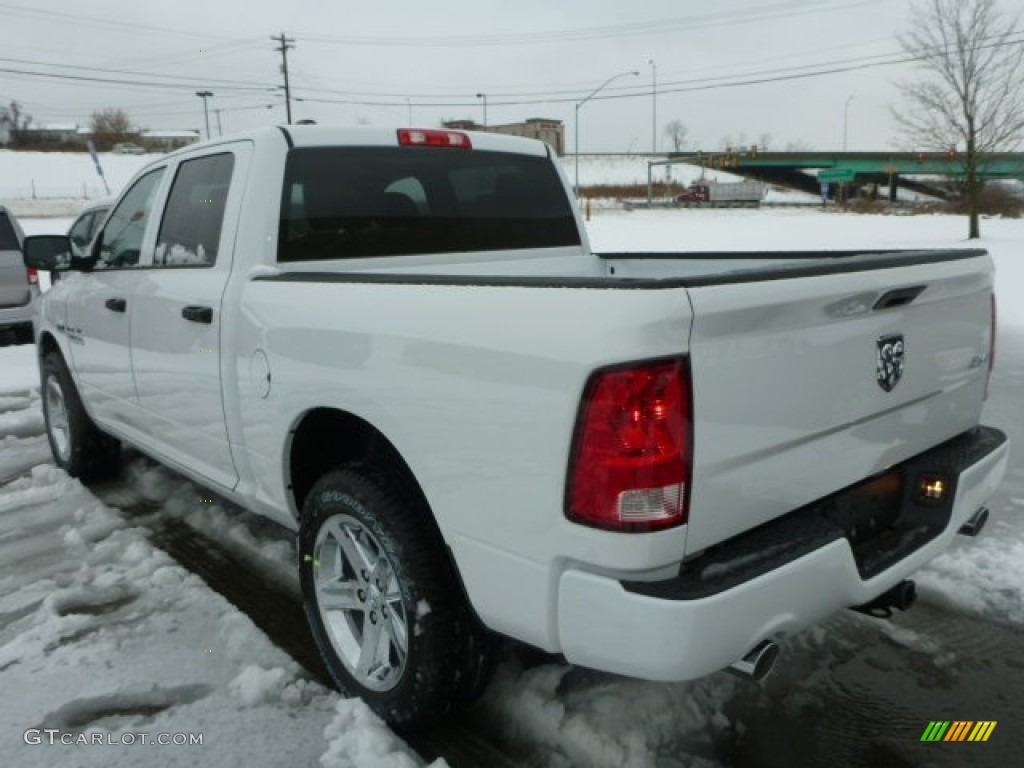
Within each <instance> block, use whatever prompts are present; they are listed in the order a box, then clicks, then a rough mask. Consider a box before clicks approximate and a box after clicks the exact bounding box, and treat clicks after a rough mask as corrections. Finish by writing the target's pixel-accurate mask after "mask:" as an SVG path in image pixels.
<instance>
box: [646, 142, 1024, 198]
mask: <svg viewBox="0 0 1024 768" xmlns="http://www.w3.org/2000/svg"><path fill="white" fill-rule="evenodd" d="M672 162H685V163H690V164H695V165H703V166H704V167H706V168H709V169H711V168H713V169H716V170H723V171H729V172H731V173H736V174H739V175H741V176H749V177H752V178H758V179H761V180H763V181H769V182H772V183H778V184H784V185H786V186H790V187H796V188H798V189H803V190H805V191H808V192H817V191H818V189H819V185H820V184H821V183H823V182H828V183H830V184H834V183H849V184H861V183H864V184H869V183H876V184H890V185H895V184H906V185H907V186H911V187H915V188H918V187H920V186H921V185H920V184H915V183H913V182H909V183H908V182H907V180H906V179H905V177H907V176H915V177H916V176H947V177H951V178H958V177H963V175H964V158H963V155H962V154H958V153H955V152H753V151H746V150H744V151H726V152H685V153H678V154H671V155H669V156H668V161H667V163H666V164H671V163H672ZM658 164H661V163H658ZM979 173H980V175H981V177H982V178H983V179H1021V180H1024V152H1001V153H992V154H985V155H982V158H981V165H980V168H979Z"/></svg>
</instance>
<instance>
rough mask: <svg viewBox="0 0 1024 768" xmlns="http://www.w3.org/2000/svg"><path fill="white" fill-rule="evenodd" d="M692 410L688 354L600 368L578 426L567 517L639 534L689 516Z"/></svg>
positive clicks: (587, 390)
mask: <svg viewBox="0 0 1024 768" xmlns="http://www.w3.org/2000/svg"><path fill="white" fill-rule="evenodd" d="M692 410H693V409H692V393H691V384H690V366H689V361H688V360H686V359H684V358H680V359H675V360H668V361H658V362H654V363H644V364H640V365H635V366H630V367H628V368H614V369H607V370H604V371H598V372H596V373H594V374H593V375H592V376H591V378H590V381H589V382H587V386H586V388H585V389H584V392H583V399H582V402H581V404H580V415H579V417H578V420H577V424H576V435H575V439H574V443H573V450H572V458H571V460H570V464H569V478H568V487H567V489H566V510H565V514H566V517H568V518H569V519H570V520H572V521H574V522H577V523H582V524H584V525H591V526H595V527H598V528H607V529H611V530H617V531H634V532H636V531H650V530H658V529H663V528H670V527H672V526H675V525H680V524H682V523H684V522H686V518H687V504H688V497H689V487H690V475H691V465H692V459H693V456H692V445H693V440H692V431H693V430H692V424H693V422H692Z"/></svg>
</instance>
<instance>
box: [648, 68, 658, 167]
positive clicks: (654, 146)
mask: <svg viewBox="0 0 1024 768" xmlns="http://www.w3.org/2000/svg"><path fill="white" fill-rule="evenodd" d="M647 63H648V64H650V65H651V109H652V112H653V116H652V118H651V154H655V155H656V154H657V153H658V65H657V64H655V63H654V59H650V60H648V62H647Z"/></svg>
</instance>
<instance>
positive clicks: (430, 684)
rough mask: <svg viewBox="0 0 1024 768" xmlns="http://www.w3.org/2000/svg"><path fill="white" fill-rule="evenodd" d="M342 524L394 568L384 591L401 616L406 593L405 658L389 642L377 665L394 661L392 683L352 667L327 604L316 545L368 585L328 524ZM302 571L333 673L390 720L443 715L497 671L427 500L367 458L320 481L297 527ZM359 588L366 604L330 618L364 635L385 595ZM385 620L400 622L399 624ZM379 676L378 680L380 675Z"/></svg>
mask: <svg viewBox="0 0 1024 768" xmlns="http://www.w3.org/2000/svg"><path fill="white" fill-rule="evenodd" d="M338 526H341V528H339V527H338ZM337 530H344V531H347V532H349V533H350V534H351V535H354V536H356V537H357V538H359V537H363V538H361V539H360V541H362V542H363V544H365V546H366V547H367V548H368V549H369V550H370V551H373V552H376V553H378V554H377V559H378V560H379V558H380V557H381V556H383V557H384V558H386V559H387V561H388V564H389V566H390V569H391V571H390V572H389V573H388V577H389V578H390V577H391V576H393V577H394V583H395V584H396V585H397V594H396V593H395V592H393V591H392V590H393V589H395V588H394V587H387V588H385V589H383V590H382V591H383V592H385V593H390V594H391V595H392V597H393V600H394V609H393V610H392V615H394V616H397V614H398V611H397V608H398V603H399V602H400V603H401V608H402V610H404V616H403V619H404V621H402V622H400V623H399V625H398V626H401V625H402V624H404V627H405V630H406V631H405V635H406V654H405V658H404V661H398V660H397V659H398V657H399V653H398V647H399V644H398V643H390V644H388V645H387V648H388V650H387V655H388V657H389V658H388V661H387V662H386V663H382V664H380V665H379V666H378V667H377V668H378V669H385V670H390V671H389V672H386V673H383V674H385V675H388V674H389V675H391V676H392V678H393V680H392V682H391V683H390V684H389V687H387V688H385V689H380V688H379V687H377V688H375V687H374V686H373V685H372V683H373V682H374V681H370V682H371V684H368V682H367V676H365V675H364V676H357V674H356V671H357V670H355V669H352V668H351V667H352V666H353V665H354V664H355V662H354V660H353V659H350V660H349V662H348V663H347V664H346V662H345V661H343V659H342V657H341V655H339V651H338V650H337V648H336V646H335V642H334V641H332V639H331V630H329V629H328V627H327V625H326V624H325V622H324V617H323V615H322V613H321V608H320V604H319V599H318V592H317V578H318V576H319V578H320V580H321V582H323V581H324V580H325V579H327V578H329V577H330V576H331V574H327V573H326V572H323V571H321V572H319V573H318V569H320V568H324V567H328V566H327V565H326V564H322V563H320V562H319V560H318V556H319V555H321V554H325V555H326V553H328V552H330V553H332V555H334V560H333V562H334V563H335V565H333V566H330V567H332V568H334V571H335V573H336V574H341V573H344V574H350V576H347V579H348V580H347V581H346V582H345V584H346V585H348V586H359V585H362V584H364V583H365V585H366V586H367V588H369V579H367V580H366V581H365V582H364V581H363V580H362V579H361V577H360V576H358V575H356V572H357V571H358V570H359V569H358V568H351V567H350V566H351V560H352V558H351V557H348V556H346V554H345V553H343V552H342V551H341V549H340V547H334V546H333V545H332V543H331V541H330V538H331V537H333V538H335V539H337V536H336V535H335V534H333V533H331V531H337ZM322 531H323V533H322ZM353 532H354V533H353ZM318 537H319V538H320V539H321V543H320V545H319V546H318V543H317V542H318ZM299 576H300V582H301V585H302V595H303V602H304V605H305V609H306V616H307V618H308V619H309V624H310V628H311V630H312V633H313V638H314V639H315V641H316V643H317V646H318V647H319V649H320V653H321V655H322V656H323V659H324V662H325V664H326V666H327V669H328V671H329V672H330V674H331V677H332V678H333V679H334V681H335V683H336V684H337V686H338V688H339V689H340V690H341V691H342V692H343V693H345V694H347V695H350V696H358V697H360V698H362V699H363V700H364V701H365V702H366V703H367V704H368V705H369V706H370V708H371V709H372V710H373V711H374V712H376V713H377V714H378V715H379V716H380V717H381V718H383V719H384V720H385V721H387V722H389V723H392V724H415V723H423V722H427V721H431V720H436V719H439V718H442V717H444V716H446V715H448V714H449V713H451V712H453V711H454V710H456V709H458V708H459V707H460V706H462V705H465V704H466V703H468V702H469V701H471V700H472V699H473V698H475V697H476V696H477V695H479V693H480V692H482V690H483V688H484V686H485V685H486V682H487V678H488V676H489V674H490V671H491V663H490V659H491V656H492V654H491V641H490V638H489V634H488V633H487V631H486V630H485V629H484V628H483V627H482V626H480V624H479V622H478V621H477V620H476V618H475V616H473V614H472V612H471V611H470V609H469V607H468V605H467V603H466V600H465V598H464V597H463V593H462V591H461V587H460V585H459V583H458V578H457V576H456V574H455V571H454V568H453V566H452V564H451V562H450V560H449V559H448V557H447V554H446V552H445V550H444V544H443V542H442V541H441V537H440V534H439V533H438V531H437V529H436V528H435V527H434V525H433V521H432V518H431V517H430V510H429V509H427V508H426V504H425V502H424V501H423V500H422V499H421V497H420V496H419V494H418V493H415V492H411V491H410V490H408V489H407V488H404V487H403V484H402V483H400V482H397V481H396V480H395V478H393V477H391V476H389V475H388V474H385V473H381V472H379V471H376V470H374V469H372V468H370V467H367V466H364V465H350V466H347V467H344V468H341V469H336V470H333V471H331V472H328V473H327V474H326V475H324V476H323V477H322V478H321V479H320V480H319V481H318V482H317V483H316V485H314V486H313V489H312V490H311V491H310V493H309V495H308V497H307V498H306V502H305V505H304V507H303V515H302V522H301V525H300V529H299ZM331 583H334V582H331ZM338 583H341V582H340V581H339V582H338ZM359 591H360V592H362V594H363V595H364V596H363V597H362V598H360V599H361V600H362V601H363V604H362V606H361V607H358V608H356V609H353V610H348V611H346V610H345V609H338V610H337V611H336V612H335V613H334V615H333V619H332V622H333V623H332V626H333V627H334V628H335V629H334V631H335V632H341V633H346V632H351V633H352V638H353V639H354V638H355V634H356V632H357V631H358V632H359V634H361V635H362V637H363V638H364V639H365V638H366V628H367V627H368V624H367V623H366V622H368V621H369V620H370V617H371V616H372V615H373V612H372V608H373V606H374V605H379V604H381V603H373V602H372V600H373V599H375V598H373V597H369V598H367V597H366V595H367V594H369V592H368V591H363V590H359ZM353 594H354V593H353ZM398 595H400V601H399V599H398ZM385 597H386V595H385ZM349 599H353V598H352V597H351V595H350V596H349ZM368 606H369V607H368ZM342 619H344V621H345V622H346V623H344V624H342V623H341V621H342ZM387 621H388V623H389V626H390V627H391V631H394V628H395V626H396V625H395V624H392V623H391V621H392V620H391V619H388V620H387ZM338 627H340V629H339V628H338ZM354 642H355V643H356V644H361V643H362V641H361V640H359V639H354ZM385 644H387V640H385ZM351 650H353V649H351V648H350V653H351ZM374 658H376V656H375V657H374ZM355 666H358V665H355ZM398 666H401V667H402V668H401V670H400V671H398V670H396V667H398ZM376 683H377V684H378V686H379V684H380V681H376Z"/></svg>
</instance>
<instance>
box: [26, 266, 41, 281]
mask: <svg viewBox="0 0 1024 768" xmlns="http://www.w3.org/2000/svg"><path fill="white" fill-rule="evenodd" d="M28 284H29V285H39V273H38V272H37V271H36V269H35V268H34V267H29V268H28Z"/></svg>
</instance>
